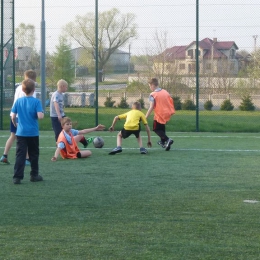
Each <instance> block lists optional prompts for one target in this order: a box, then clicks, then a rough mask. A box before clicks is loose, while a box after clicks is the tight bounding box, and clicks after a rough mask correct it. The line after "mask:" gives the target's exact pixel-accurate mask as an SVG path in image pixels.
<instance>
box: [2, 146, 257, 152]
mask: <svg viewBox="0 0 260 260" xmlns="http://www.w3.org/2000/svg"><path fill="white" fill-rule="evenodd" d="M114 148H115V147H103V148H101V149H102V150H112V149H114ZM0 149H4V147H1V146H0ZM11 149H15V147H12V148H11ZM40 149H51V150H54V151H55V149H56V146H40ZM96 149H98V148H95V147H87V148H80V150H96ZM146 149H147V150H148V151H156V150H157V151H158V150H163V149H162V148H146ZM123 150H139V148H138V147H135V148H124V147H123ZM170 151H172V152H173V151H196V152H244V153H249V152H254V153H259V152H260V150H256V149H254V150H250V149H203V148H202V149H199V148H174V147H172V148H171V150H170Z"/></svg>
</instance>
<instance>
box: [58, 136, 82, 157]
mask: <svg viewBox="0 0 260 260" xmlns="http://www.w3.org/2000/svg"><path fill="white" fill-rule="evenodd" d="M69 135H70V137H71V141H72V144H69V143H68V141H67V139H66V137H65V135H64V132H63V131H62V132H61V133H60V135H59V137H58V140H57V143H60V142H63V143H64V144H65V148H64V149H62V150H60V155H61V157H62V158H63V159H76V158H77V153H78V152H79V148H78V145H77V143H76V141H75V139H74V137H73V135H72V134H71V133H69Z"/></svg>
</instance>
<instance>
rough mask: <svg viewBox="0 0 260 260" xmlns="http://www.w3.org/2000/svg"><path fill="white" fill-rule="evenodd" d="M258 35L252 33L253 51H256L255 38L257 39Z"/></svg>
mask: <svg viewBox="0 0 260 260" xmlns="http://www.w3.org/2000/svg"><path fill="white" fill-rule="evenodd" d="M257 37H258V35H253V38H254V51H256V39H257Z"/></svg>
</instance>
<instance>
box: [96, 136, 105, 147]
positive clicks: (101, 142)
mask: <svg viewBox="0 0 260 260" xmlns="http://www.w3.org/2000/svg"><path fill="white" fill-rule="evenodd" d="M93 145H94V146H95V147H96V148H102V147H103V146H104V140H103V139H102V138H101V137H100V136H98V137H95V138H94V140H93Z"/></svg>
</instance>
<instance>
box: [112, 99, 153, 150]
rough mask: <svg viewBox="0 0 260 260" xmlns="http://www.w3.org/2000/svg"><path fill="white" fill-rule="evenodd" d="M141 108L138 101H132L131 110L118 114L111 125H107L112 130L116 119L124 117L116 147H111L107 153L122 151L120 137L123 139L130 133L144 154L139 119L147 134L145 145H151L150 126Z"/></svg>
mask: <svg viewBox="0 0 260 260" xmlns="http://www.w3.org/2000/svg"><path fill="white" fill-rule="evenodd" d="M140 110H141V104H140V102H134V103H133V105H132V110H130V111H128V112H127V113H125V114H121V115H118V116H116V117H115V118H114V120H113V123H112V125H111V126H110V127H109V131H110V132H111V131H114V126H115V124H116V122H117V121H118V120H121V119H126V122H125V124H124V128H123V129H122V130H121V131H120V132H119V133H118V134H117V147H116V148H115V149H113V150H112V151H111V152H110V153H109V154H116V153H121V152H122V138H123V139H125V138H127V137H129V136H130V135H132V134H133V135H135V137H136V138H137V142H138V144H139V147H140V153H141V154H146V153H147V150H146V149H145V148H144V147H143V142H142V138H141V135H140V130H141V127H140V121H142V122H143V124H144V126H145V129H146V132H147V136H148V142H147V146H148V147H151V146H152V143H151V133H150V128H149V126H148V123H147V120H146V118H145V115H144V113H143V112H141V111H140Z"/></svg>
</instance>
